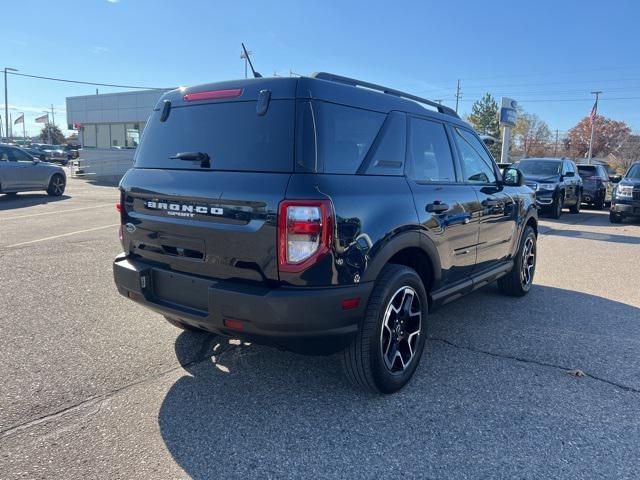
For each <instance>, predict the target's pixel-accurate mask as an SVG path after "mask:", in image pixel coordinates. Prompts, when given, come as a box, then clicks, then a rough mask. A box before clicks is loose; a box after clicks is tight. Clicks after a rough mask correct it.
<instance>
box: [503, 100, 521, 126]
mask: <svg viewBox="0 0 640 480" xmlns="http://www.w3.org/2000/svg"><path fill="white" fill-rule="evenodd" d="M517 107H518V102H516V101H515V100H513V99H511V98H507V97H502V108H500V125H502V126H505V127H515V125H516V121H517V120H518V110H517Z"/></svg>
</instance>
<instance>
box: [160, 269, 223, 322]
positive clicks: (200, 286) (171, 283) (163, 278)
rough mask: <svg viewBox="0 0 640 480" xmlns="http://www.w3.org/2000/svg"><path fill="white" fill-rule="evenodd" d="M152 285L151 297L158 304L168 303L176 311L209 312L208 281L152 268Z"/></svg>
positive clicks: (209, 283)
mask: <svg viewBox="0 0 640 480" xmlns="http://www.w3.org/2000/svg"><path fill="white" fill-rule="evenodd" d="M152 285H153V295H154V297H155V299H156V300H157V301H158V302H160V303H168V304H171V305H172V306H175V307H177V308H178V309H188V310H197V311H199V312H202V313H203V314H207V313H208V312H209V300H208V299H209V286H210V285H211V282H210V281H207V280H202V279H201V278H197V277H193V276H191V275H183V274H181V273H176V272H168V271H166V270H160V269H156V268H154V269H153V271H152Z"/></svg>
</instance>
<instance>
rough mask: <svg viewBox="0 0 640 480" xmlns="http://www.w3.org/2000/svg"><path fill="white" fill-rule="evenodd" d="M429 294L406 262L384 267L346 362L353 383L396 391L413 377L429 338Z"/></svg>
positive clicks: (344, 355)
mask: <svg viewBox="0 0 640 480" xmlns="http://www.w3.org/2000/svg"><path fill="white" fill-rule="evenodd" d="M427 309H428V303H427V294H426V292H425V288H424V285H423V284H422V280H421V279H420V276H419V275H418V274H417V273H416V272H415V270H413V269H411V268H409V267H405V266H403V265H394V264H389V265H386V266H385V267H384V268H383V269H382V272H380V275H379V277H378V279H377V281H376V285H375V287H374V289H373V292H372V293H371V298H370V299H369V304H368V305H367V310H366V312H365V316H364V318H363V320H362V321H361V324H360V328H359V330H358V333H357V335H356V338H355V339H354V341H353V342H352V343H351V345H349V346H348V347H347V348H346V349H345V350H344V351H343V352H342V365H343V367H344V370H345V374H346V376H347V378H348V379H349V380H350V381H351V383H353V384H354V385H356V386H358V387H360V388H363V389H364V390H367V391H370V392H373V393H393V392H396V391H398V390H400V389H401V388H402V387H404V386H405V385H406V384H407V382H408V381H409V380H410V379H411V377H412V376H413V373H414V372H415V370H416V368H417V367H418V364H419V363H420V358H421V356H422V351H423V350H424V343H425V339H426V316H427Z"/></svg>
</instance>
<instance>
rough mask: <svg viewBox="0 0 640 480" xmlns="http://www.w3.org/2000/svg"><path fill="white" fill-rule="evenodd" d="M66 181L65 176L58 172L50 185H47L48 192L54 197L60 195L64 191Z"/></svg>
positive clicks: (50, 181)
mask: <svg viewBox="0 0 640 480" xmlns="http://www.w3.org/2000/svg"><path fill="white" fill-rule="evenodd" d="M65 186H66V181H65V178H64V176H62V175H60V174H59V173H56V174H55V175H54V176H53V177H51V180H49V186H48V187H47V194H49V195H50V196H52V197H59V196H61V195H62V194H63V193H64V188H65Z"/></svg>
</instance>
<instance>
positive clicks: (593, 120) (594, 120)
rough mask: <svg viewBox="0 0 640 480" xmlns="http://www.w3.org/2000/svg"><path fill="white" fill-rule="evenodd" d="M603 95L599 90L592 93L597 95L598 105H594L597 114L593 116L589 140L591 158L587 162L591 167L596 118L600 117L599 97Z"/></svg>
mask: <svg viewBox="0 0 640 480" xmlns="http://www.w3.org/2000/svg"><path fill="white" fill-rule="evenodd" d="M601 93H602V90H598V91H596V92H591V95H595V96H596V103H595V104H594V105H593V108H594V109H595V114H594V115H593V119H592V120H591V138H590V139H589V158H588V160H587V163H588V164H589V165H591V158H592V154H593V137H594V135H595V130H596V128H595V127H596V117H597V116H598V97H599V96H600V94H601Z"/></svg>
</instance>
